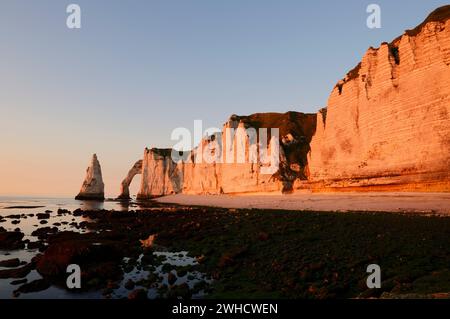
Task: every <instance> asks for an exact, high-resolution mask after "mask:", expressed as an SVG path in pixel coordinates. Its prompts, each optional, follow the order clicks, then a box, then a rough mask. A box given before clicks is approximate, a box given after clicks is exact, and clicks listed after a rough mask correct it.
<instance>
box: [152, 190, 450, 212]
mask: <svg viewBox="0 0 450 319" xmlns="http://www.w3.org/2000/svg"><path fill="white" fill-rule="evenodd" d="M157 201H158V202H161V203H173V204H180V205H199V206H211V207H223V208H258V209H283V210H313V211H343V212H347V211H371V212H411V213H436V214H445V215H450V193H400V192H399V193H394V192H389V193H387V192H384V193H383V192H369V193H321V194H318V193H295V194H290V195H281V194H264V195H185V194H177V195H170V196H164V197H161V198H158V199H157Z"/></svg>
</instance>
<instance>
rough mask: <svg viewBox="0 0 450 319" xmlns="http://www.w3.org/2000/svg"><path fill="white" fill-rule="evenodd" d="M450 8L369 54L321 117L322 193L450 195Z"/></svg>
mask: <svg viewBox="0 0 450 319" xmlns="http://www.w3.org/2000/svg"><path fill="white" fill-rule="evenodd" d="M449 18H450V6H446V7H442V8H440V9H438V10H436V11H435V12H433V13H432V14H431V15H430V16H429V17H428V18H427V19H426V20H425V21H424V23H422V24H421V25H419V26H418V27H417V28H415V29H414V30H410V31H406V32H405V34H403V35H402V36H401V37H398V38H397V39H395V40H394V41H393V42H391V43H383V44H382V45H381V47H380V48H377V49H374V48H370V49H368V50H367V52H366V54H365V55H364V57H363V59H362V61H361V63H360V64H359V65H358V66H357V67H356V68H355V69H354V70H352V71H351V72H349V73H348V74H347V76H346V78H345V79H343V80H341V81H340V82H339V83H338V84H337V85H336V87H335V88H334V90H333V92H332V93H331V96H330V98H329V100H328V106H327V112H326V118H325V117H324V116H323V114H322V113H319V114H318V120H317V130H316V134H315V135H314V137H313V139H312V142H311V152H310V155H309V169H310V173H311V176H310V180H311V182H313V184H312V186H313V187H314V188H316V189H325V188H331V189H334V188H350V189H352V188H353V187H359V189H361V188H360V187H361V186H364V187H366V188H367V189H391V190H427V191H433V190H436V191H440V190H450V185H449V177H450V175H449V174H450V19H449Z"/></svg>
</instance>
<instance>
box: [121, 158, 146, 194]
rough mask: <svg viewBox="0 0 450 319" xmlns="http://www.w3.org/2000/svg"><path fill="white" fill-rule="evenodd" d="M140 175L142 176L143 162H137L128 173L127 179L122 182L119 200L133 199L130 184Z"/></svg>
mask: <svg viewBox="0 0 450 319" xmlns="http://www.w3.org/2000/svg"><path fill="white" fill-rule="evenodd" d="M138 174H142V160H139V161H137V162H136V163H135V164H134V165H133V167H132V168H131V169H130V171H129V172H128V174H127V177H125V179H124V180H123V181H122V184H121V185H120V195H119V197H118V199H123V200H129V199H131V197H130V184H131V182H132V181H133V178H134V177H135V176H136V175H138Z"/></svg>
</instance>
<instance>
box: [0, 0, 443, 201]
mask: <svg viewBox="0 0 450 319" xmlns="http://www.w3.org/2000/svg"><path fill="white" fill-rule="evenodd" d="M70 3H77V4H79V5H80V6H81V9H82V29H81V30H69V29H68V28H67V27H66V17H67V14H66V7H67V5H68V4H70ZM370 3H377V4H379V5H380V6H381V8H382V28H381V29H375V30H371V29H368V28H367V27H366V18H367V16H368V14H367V13H366V7H367V5H368V4H370ZM444 4H446V1H437V0H426V1H424V0H408V1H406V0H403V1H402V0H400V1H384V0H383V1H361V0H359V1H357V0H346V1H324V0H322V1H318V0H316V1H300V0H296V1H288V0H278V1H276V0H273V1H265V0H258V1H257V0H239V1H237V0H226V1H225V0H221V1H219V0H209V1H206V0H179V1H167V0H164V1H150V0H148V1H132V0H131V1H113V0H109V1H101V0H89V1H87V0H72V1H63V0H53V1H51V0H40V1H25V0H1V4H0V88H1V89H0V114H1V126H0V146H1V148H0V195H5V194H57V195H74V194H75V193H76V192H77V191H78V189H79V187H80V185H81V182H82V179H83V176H84V170H85V168H86V166H87V164H88V162H89V160H90V156H91V154H92V153H94V152H96V153H97V154H98V156H99V159H100V161H101V164H102V167H103V173H104V177H105V182H106V191H107V194H108V195H110V196H113V195H116V194H117V192H118V188H119V183H120V180H121V179H122V178H123V177H124V176H125V175H126V173H127V171H128V169H129V168H130V167H131V165H132V164H133V163H134V162H135V161H136V160H137V159H138V158H140V157H141V156H142V153H143V149H144V147H145V146H149V147H151V146H160V147H168V146H171V145H173V143H174V142H171V141H170V133H171V131H172V130H173V129H174V128H176V127H179V126H184V127H187V128H192V127H193V121H194V120H195V119H202V120H203V121H204V122H205V125H209V126H219V127H220V126H221V125H222V123H223V122H225V121H226V119H227V118H228V116H229V115H231V114H233V113H236V114H250V113H254V112H265V111H277V112H285V111H288V110H295V111H301V112H315V111H317V109H319V108H320V107H323V106H325V105H326V101H327V98H328V95H329V93H330V91H331V89H332V87H333V86H334V84H335V83H336V82H337V81H338V80H339V79H340V78H342V77H343V76H344V75H345V73H346V72H347V71H348V70H350V69H351V68H353V67H354V66H355V65H356V64H357V63H358V62H359V61H360V59H361V57H362V55H363V54H364V52H365V51H366V50H367V48H368V47H369V46H379V44H380V43H381V42H383V41H390V40H392V39H393V38H395V37H396V36H398V35H400V34H402V33H403V31H404V30H405V29H408V28H413V27H415V26H416V25H417V24H419V23H420V22H421V21H423V20H424V19H425V17H426V16H427V15H428V14H429V13H430V12H431V11H432V10H433V9H435V8H437V7H439V6H441V5H444ZM134 187H135V188H136V185H134Z"/></svg>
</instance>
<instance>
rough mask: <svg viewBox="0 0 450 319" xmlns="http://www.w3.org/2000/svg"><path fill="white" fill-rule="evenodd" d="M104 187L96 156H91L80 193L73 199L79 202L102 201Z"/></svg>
mask: <svg viewBox="0 0 450 319" xmlns="http://www.w3.org/2000/svg"><path fill="white" fill-rule="evenodd" d="M104 189H105V185H104V184H103V178H102V168H101V167H100V163H99V161H98V159H97V155H96V154H94V155H93V156H92V161H91V165H90V166H89V167H88V168H87V170H86V178H85V179H84V182H83V185H82V186H81V190H80V193H79V194H78V195H77V196H76V197H75V199H79V200H104V199H105V191H104Z"/></svg>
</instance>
